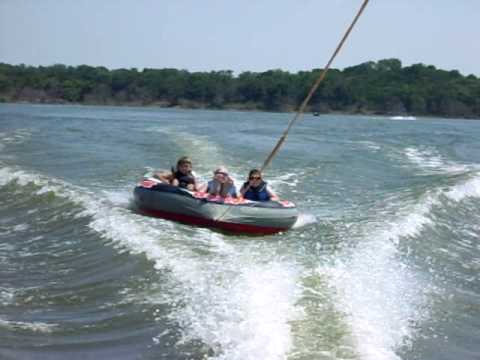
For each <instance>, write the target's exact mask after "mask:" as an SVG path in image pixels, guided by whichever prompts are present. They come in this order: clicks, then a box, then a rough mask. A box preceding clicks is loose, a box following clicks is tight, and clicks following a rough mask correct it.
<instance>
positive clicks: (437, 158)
mask: <svg viewBox="0 0 480 360" xmlns="http://www.w3.org/2000/svg"><path fill="white" fill-rule="evenodd" d="M404 154H405V156H406V157H407V159H408V160H409V161H410V162H411V163H413V164H415V165H416V166H418V167H419V168H421V169H422V170H424V171H426V172H442V173H449V174H457V173H463V172H466V171H469V170H471V169H472V166H468V165H464V164H458V163H455V162H452V161H448V160H446V159H444V158H443V157H442V156H441V155H440V154H439V153H438V152H437V151H436V150H434V149H430V148H422V149H418V148H415V147H408V148H406V149H405V150H404Z"/></svg>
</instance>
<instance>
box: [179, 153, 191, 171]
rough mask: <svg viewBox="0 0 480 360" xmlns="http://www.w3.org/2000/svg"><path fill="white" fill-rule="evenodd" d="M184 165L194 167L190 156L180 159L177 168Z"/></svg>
mask: <svg viewBox="0 0 480 360" xmlns="http://www.w3.org/2000/svg"><path fill="white" fill-rule="evenodd" d="M183 164H190V165H192V160H191V159H190V158H189V157H188V156H182V157H181V158H180V159H178V161H177V168H178V167H179V166H180V165H183Z"/></svg>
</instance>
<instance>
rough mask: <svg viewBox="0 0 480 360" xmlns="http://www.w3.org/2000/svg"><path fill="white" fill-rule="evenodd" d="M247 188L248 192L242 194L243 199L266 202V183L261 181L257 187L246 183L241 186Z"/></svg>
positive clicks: (267, 197) (268, 196)
mask: <svg viewBox="0 0 480 360" xmlns="http://www.w3.org/2000/svg"><path fill="white" fill-rule="evenodd" d="M247 186H248V190H247V191H246V192H245V194H243V197H244V198H245V199H247V200H253V201H268V200H270V195H269V194H268V191H267V183H266V182H265V181H262V182H261V183H260V185H258V186H249V183H248V181H247V182H245V183H244V184H243V188H246V187H247Z"/></svg>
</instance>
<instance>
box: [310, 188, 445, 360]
mask: <svg viewBox="0 0 480 360" xmlns="http://www.w3.org/2000/svg"><path fill="white" fill-rule="evenodd" d="M436 203H437V200H436V197H434V196H432V195H427V196H426V197H425V198H424V199H423V201H422V202H420V203H419V204H418V205H414V206H411V207H409V208H405V209H403V210H402V213H403V215H400V216H399V217H398V218H397V219H396V220H393V221H391V222H388V223H386V224H384V225H383V226H381V227H380V228H379V229H376V230H373V231H371V232H368V233H366V234H365V235H364V236H363V237H362V240H361V241H360V243H359V244H358V245H357V246H356V247H355V248H354V249H348V250H345V251H344V253H343V254H340V255H339V256H338V257H337V258H336V259H335V265H334V266H333V267H332V268H324V267H321V268H319V269H318V271H319V272H321V273H322V274H326V275H327V277H329V278H330V281H331V284H332V286H335V287H336V288H337V291H338V294H339V299H338V302H337V306H338V307H339V310H340V311H342V312H343V313H345V314H346V319H347V321H348V323H349V325H350V328H351V332H352V335H353V337H354V339H355V340H356V344H357V346H356V349H357V352H358V353H359V355H360V356H361V358H362V359H366V360H394V359H395V360H396V359H399V357H398V355H397V354H396V353H395V351H396V350H397V349H398V348H399V347H400V346H402V345H405V344H406V343H408V342H409V341H410V340H411V339H412V338H413V335H414V333H415V328H413V327H412V320H414V321H421V320H422V319H424V318H426V317H428V313H427V312H426V311H425V304H426V302H427V299H426V293H425V284H423V283H422V280H421V279H419V278H418V277H417V276H416V274H415V272H414V271H413V270H411V269H410V268H409V267H408V266H406V265H405V264H404V263H403V262H402V260H401V259H400V258H399V253H398V250H397V245H398V243H399V241H400V239H401V238H402V237H404V236H415V235H417V234H418V233H419V231H420V230H421V229H422V228H423V227H424V226H425V225H426V224H429V223H431V220H430V219H429V217H428V216H427V215H428V213H429V212H430V210H431V208H432V206H433V205H434V204H436Z"/></svg>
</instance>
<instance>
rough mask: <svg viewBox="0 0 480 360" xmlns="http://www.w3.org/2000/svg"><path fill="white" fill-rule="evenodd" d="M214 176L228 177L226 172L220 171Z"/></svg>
mask: <svg viewBox="0 0 480 360" xmlns="http://www.w3.org/2000/svg"><path fill="white" fill-rule="evenodd" d="M215 175H223V176H228V174H227V173H226V172H222V171H217V172H216V173H215Z"/></svg>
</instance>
